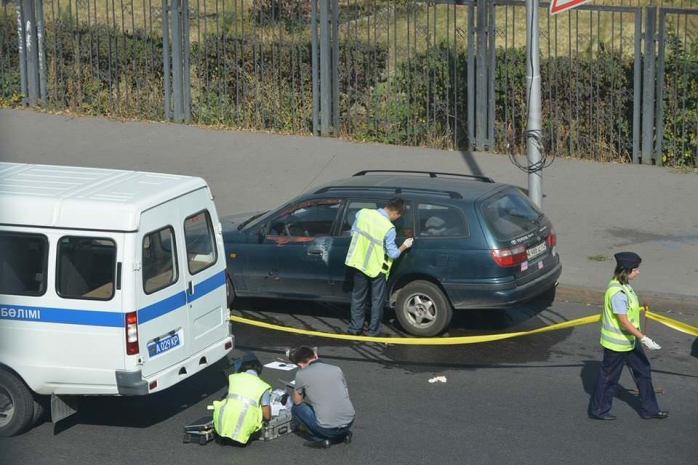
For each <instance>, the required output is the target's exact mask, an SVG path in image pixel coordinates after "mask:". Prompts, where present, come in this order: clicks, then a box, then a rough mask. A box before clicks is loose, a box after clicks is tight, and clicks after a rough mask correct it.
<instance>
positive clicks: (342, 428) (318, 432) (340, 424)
mask: <svg viewBox="0 0 698 465" xmlns="http://www.w3.org/2000/svg"><path fill="white" fill-rule="evenodd" d="M290 358H291V361H292V362H293V363H295V364H296V365H298V366H299V367H300V370H298V372H297V373H296V381H295V388H294V391H293V404H294V405H293V407H292V409H291V412H292V414H293V418H294V419H295V420H296V421H297V422H299V423H301V424H302V425H303V426H305V429H306V430H307V431H308V434H309V435H310V441H308V442H306V443H305V445H306V446H309V447H322V448H328V447H331V446H332V444H333V443H338V442H342V441H344V442H346V443H349V442H351V436H352V434H351V431H350V428H351V425H352V423H353V422H354V416H355V414H356V413H355V411H354V406H353V405H352V403H351V400H350V399H349V390H348V389H347V382H346V380H345V378H344V373H343V372H342V370H341V369H340V368H339V367H336V366H334V365H329V364H327V363H324V362H323V361H322V360H320V359H318V356H317V353H316V352H315V351H314V350H313V349H311V348H310V347H305V346H303V347H299V348H298V349H296V350H295V351H294V352H293V353H292V354H291V355H290Z"/></svg>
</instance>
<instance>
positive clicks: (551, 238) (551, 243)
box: [548, 226, 557, 249]
mask: <svg viewBox="0 0 698 465" xmlns="http://www.w3.org/2000/svg"><path fill="white" fill-rule="evenodd" d="M555 245H557V234H555V228H553V227H552V226H550V230H549V231H548V247H549V248H551V249H552V248H553V247H555Z"/></svg>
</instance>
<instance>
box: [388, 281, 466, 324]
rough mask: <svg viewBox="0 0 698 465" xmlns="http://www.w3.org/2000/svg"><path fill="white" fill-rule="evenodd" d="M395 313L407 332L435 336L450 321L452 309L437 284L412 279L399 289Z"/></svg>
mask: <svg viewBox="0 0 698 465" xmlns="http://www.w3.org/2000/svg"><path fill="white" fill-rule="evenodd" d="M395 313H396V316H397V319H398V321H399V322H400V324H401V325H402V327H403V328H404V329H405V331H407V332H408V333H410V334H413V335H415V336H436V335H438V334H440V333H441V332H443V330H445V329H446V328H447V327H448V325H449V324H450V323H451V317H452V316H453V309H452V308H451V304H450V303H449V301H448V300H447V299H446V296H445V295H444V293H443V292H441V289H439V288H438V286H436V285H434V284H432V283H430V282H427V281H414V282H412V283H410V284H408V285H407V286H405V287H404V288H402V289H401V290H400V294H399V295H398V299H397V305H396V308H395Z"/></svg>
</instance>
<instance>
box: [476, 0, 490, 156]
mask: <svg viewBox="0 0 698 465" xmlns="http://www.w3.org/2000/svg"><path fill="white" fill-rule="evenodd" d="M476 28H477V29H476V30H477V81H476V82H475V87H476V92H477V95H476V96H475V98H476V100H477V115H478V118H477V120H476V122H475V126H476V129H475V147H476V149H477V150H483V149H484V145H485V137H486V135H487V118H486V115H487V61H486V57H487V42H486V39H487V0H477V26H476ZM483 116H485V117H483Z"/></svg>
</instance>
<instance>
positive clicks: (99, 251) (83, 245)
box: [56, 236, 116, 300]
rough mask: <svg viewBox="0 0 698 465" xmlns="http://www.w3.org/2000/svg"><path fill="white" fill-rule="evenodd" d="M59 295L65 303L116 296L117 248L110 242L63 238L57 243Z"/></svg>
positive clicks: (105, 240) (107, 298)
mask: <svg viewBox="0 0 698 465" xmlns="http://www.w3.org/2000/svg"><path fill="white" fill-rule="evenodd" d="M56 267H57V275H58V279H57V281H56V292H57V293H58V295H60V296H61V297H63V298H66V299H94V300H110V299H111V298H112V297H113V296H114V275H115V270H116V244H115V243H114V241H113V240H111V239H99V238H94V237H75V236H64V237H62V238H61V239H60V240H59V241H58V262H57V265H56Z"/></svg>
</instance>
